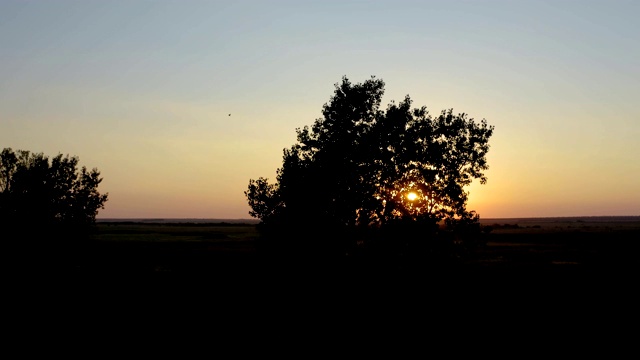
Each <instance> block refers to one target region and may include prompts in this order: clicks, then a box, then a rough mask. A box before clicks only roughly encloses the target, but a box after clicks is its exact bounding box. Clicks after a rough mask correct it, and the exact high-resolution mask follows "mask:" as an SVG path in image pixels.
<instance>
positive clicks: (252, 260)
mask: <svg viewBox="0 0 640 360" xmlns="http://www.w3.org/2000/svg"><path fill="white" fill-rule="evenodd" d="M481 223H482V225H483V226H484V227H485V228H487V230H489V229H490V231H487V234H486V237H485V240H486V242H485V244H484V245H483V246H481V247H480V248H479V249H478V251H477V252H476V253H474V254H473V255H472V256H469V257H468V258H467V259H465V260H464V261H463V262H461V263H460V264H459V268H461V269H462V268H463V269H465V270H464V271H469V272H477V271H487V270H489V271H493V272H494V273H496V272H503V273H507V272H512V271H529V272H537V273H540V272H550V271H552V272H556V273H560V272H567V271H573V272H577V271H581V272H586V271H590V272H591V271H600V272H603V271H607V270H611V269H616V271H618V270H619V271H627V270H630V269H635V267H637V266H636V265H637V263H638V262H637V261H636V257H637V254H638V250H639V249H640V236H639V235H640V217H591V218H590V217H581V218H539V219H536V218H525V219H482V220H481ZM97 230H98V231H97V233H96V234H95V236H94V238H93V244H94V245H95V246H94V247H92V250H91V251H92V252H91V253H90V254H89V255H88V256H87V257H86V259H83V262H82V263H81V264H79V265H78V266H77V269H78V271H86V272H89V273H95V274H102V275H106V274H121V275H125V274H131V275H133V276H138V275H145V276H154V277H162V276H164V277H171V276H178V277H179V276H194V275H195V276H202V275H206V276H211V277H213V278H223V277H224V276H227V277H233V276H240V275H243V276H252V274H259V273H263V272H265V271H267V270H269V269H271V268H274V267H277V266H278V264H277V263H275V260H273V259H264V258H261V256H260V254H259V252H258V251H257V246H256V240H257V239H258V232H257V230H256V226H255V223H243V222H234V223H231V222H206V221H198V222H188V221H187V222H177V221H175V220H166V221H160V220H159V221H134V220H132V221H106V222H98V229H97ZM290 260H292V262H297V263H296V264H297V265H309V264H308V263H307V262H306V259H290ZM277 261H279V262H282V259H278V260H277ZM399 261H401V260H399ZM290 265H291V264H287V266H286V267H287V271H290V272H295V271H296V270H295V268H293V267H291V266H290ZM333 265H335V264H333ZM333 265H332V266H333ZM398 265H400V266H401V264H399V263H395V264H393V266H395V267H397V266H398ZM340 266H341V271H342V270H344V269H345V266H347V268H348V269H350V271H356V272H357V271H358V270H354V269H356V268H358V267H362V264H361V263H357V264H346V265H345V264H344V263H341V264H340ZM389 266H391V265H389ZM389 269H390V267H386V268H381V267H379V266H378V267H377V270H378V271H387V270H389ZM470 269H472V270H470Z"/></svg>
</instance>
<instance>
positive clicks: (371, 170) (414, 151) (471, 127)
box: [245, 76, 494, 229]
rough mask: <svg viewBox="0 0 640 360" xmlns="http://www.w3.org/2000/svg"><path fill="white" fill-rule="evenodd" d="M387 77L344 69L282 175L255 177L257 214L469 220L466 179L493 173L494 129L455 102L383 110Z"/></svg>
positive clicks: (376, 220) (371, 222)
mask: <svg viewBox="0 0 640 360" xmlns="http://www.w3.org/2000/svg"><path fill="white" fill-rule="evenodd" d="M384 86H385V83H384V82H383V81H382V80H381V79H377V78H375V77H374V76H372V77H371V78H370V79H368V80H366V81H364V82H363V83H355V84H354V83H352V82H350V81H349V79H348V78H347V77H346V76H345V77H343V78H342V81H341V82H340V83H337V84H335V92H334V94H333V96H332V97H331V98H330V100H329V102H328V103H326V104H324V106H323V108H322V115H323V116H322V117H321V118H318V119H316V120H315V122H314V123H313V125H311V126H304V127H303V128H298V129H296V133H297V142H296V143H295V144H294V145H292V146H291V147H290V148H286V149H284V151H283V152H284V154H283V163H282V167H280V168H279V169H278V170H277V176H276V181H275V182H274V183H270V182H269V180H268V179H267V178H264V177H260V178H258V179H256V180H254V179H250V180H249V186H248V189H247V191H245V196H246V197H247V200H248V203H249V206H250V207H251V211H250V215H251V216H253V217H256V218H259V219H260V220H261V223H262V224H263V225H265V226H271V227H274V226H281V227H282V226H293V225H295V224H315V225H317V227H321V228H324V229H336V228H341V229H353V228H377V229H380V228H384V227H387V226H391V225H393V224H397V223H399V222H402V223H423V224H424V223H426V224H431V225H434V224H437V223H439V222H441V221H443V220H444V221H447V222H449V223H454V222H455V221H463V222H468V221H469V220H470V219H471V220H473V219H476V220H477V218H478V215H477V214H475V212H474V211H468V210H467V208H466V204H467V199H468V192H467V191H465V187H466V186H468V185H469V184H471V182H472V181H473V180H474V179H478V180H479V181H480V182H481V183H485V182H486V181H487V178H486V176H485V175H484V171H485V170H487V169H488V164H487V159H486V155H487V152H488V151H489V143H488V142H489V138H490V137H491V135H492V133H493V130H494V127H493V126H490V125H488V124H487V121H486V120H485V119H482V120H481V121H475V120H474V119H473V118H469V117H468V116H467V114H465V113H457V114H456V113H454V112H453V109H448V110H443V111H441V112H440V114H438V115H436V116H433V115H431V114H430V113H429V112H428V111H427V108H426V107H425V106H422V107H419V108H414V107H412V105H413V104H412V100H411V98H410V97H409V95H407V96H406V97H405V98H404V99H403V100H402V101H400V102H399V103H396V102H395V101H391V102H390V103H389V104H388V105H387V107H386V109H384V110H382V109H381V101H382V97H383V95H384Z"/></svg>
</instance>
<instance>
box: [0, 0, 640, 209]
mask: <svg viewBox="0 0 640 360" xmlns="http://www.w3.org/2000/svg"><path fill="white" fill-rule="evenodd" d="M586 2H587V4H584V5H583V3H582V2H574V1H539V0H535V1H534V0H522V1H488V2H479V1H478V2H475V1H405V0H397V1H374V2H362V1H351V0H346V1H344V0H341V1H334V0H327V1H322V2H320V1H317V2H279V1H276V2H270V1H249V0H241V1H237V2H236V1H232V2H230V1H227V2H222V1H211V2H204V1H190V0H185V1H158V2H147V1H118V2H95V1H70V0H59V1H2V2H0V49H2V50H1V51H0V64H2V66H0V79H1V81H0V149H2V148H5V147H10V148H12V149H14V150H28V151H31V152H35V153H40V152H42V153H45V154H47V155H50V156H55V155H56V154H58V153H62V154H69V155H72V156H77V157H78V158H79V163H80V165H81V166H87V167H88V168H93V167H95V168H97V169H98V170H99V171H100V173H101V176H102V177H103V178H104V180H103V182H102V183H101V184H100V191H101V192H103V193H108V194H109V200H108V201H107V202H106V204H105V208H104V209H101V210H100V211H99V213H98V216H97V217H98V218H187V217H188V218H222V219H244V218H249V217H250V216H249V210H250V208H249V206H248V204H247V199H246V197H245V195H244V191H245V190H246V189H247V184H248V181H249V179H255V178H257V177H259V176H265V177H267V178H269V179H271V180H273V179H275V178H276V177H277V175H278V174H277V171H276V169H278V168H279V167H280V166H281V165H282V159H283V149H285V148H289V147H290V146H291V145H292V144H294V143H295V141H296V132H295V129H297V128H302V127H304V126H307V125H312V124H313V122H314V120H316V119H318V118H322V117H323V116H324V115H323V113H322V111H323V105H324V104H326V103H327V102H328V101H329V99H330V97H331V95H332V94H333V91H334V84H335V83H337V82H338V81H339V80H340V79H341V77H342V76H345V75H346V76H348V77H349V79H350V80H352V81H353V82H362V81H364V80H366V79H368V78H369V77H370V76H372V75H374V76H376V77H377V78H380V79H383V80H384V82H385V93H384V97H383V98H382V99H380V104H381V105H380V109H381V110H382V109H385V108H386V107H387V105H388V104H389V103H390V102H391V101H395V102H399V101H402V100H403V99H404V97H405V96H406V95H407V94H409V95H410V97H411V100H412V101H413V105H414V106H415V107H421V106H426V107H427V108H428V110H429V113H430V114H432V115H437V114H438V113H440V111H441V110H445V109H451V108H452V109H453V112H454V113H462V112H463V113H466V114H468V116H469V118H473V119H475V120H478V121H479V120H481V119H486V120H487V121H488V123H489V124H491V125H493V126H495V131H494V134H493V135H492V137H491V139H490V141H489V145H490V150H489V152H488V153H487V157H486V159H487V164H488V166H489V169H488V170H487V171H486V172H485V175H486V177H487V183H486V184H480V183H479V182H478V181H477V180H474V181H473V182H472V183H471V184H470V185H469V186H467V187H465V188H464V191H468V193H469V195H468V202H467V205H468V206H467V208H468V210H475V211H477V213H478V214H480V215H481V217H483V218H499V217H500V218H510V217H554V216H602V215H615V216H622V215H640V187H638V179H640V161H639V160H638V154H640V141H638V139H640V121H639V120H638V119H640V106H638V99H637V98H638V94H640V66H638V59H640V21H637V19H636V18H637V15H638V14H640V1H619V2H611V1H608V0H587V1H586ZM413 145H414V144H413V143H412V144H406V146H408V147H410V146H413ZM403 146H405V145H403ZM470 146H472V145H470ZM396 170H397V171H398V172H399V173H402V171H404V169H396ZM396 170H394V171H396ZM347 175H348V174H335V181H340V177H341V176H347ZM331 179H333V177H332V178H331ZM443 181H444V180H443ZM394 186H395V187H394V189H395V190H397V191H396V192H395V193H393V194H392V196H391V195H388V194H386V195H385V197H383V198H386V199H389V201H391V199H393V201H396V202H399V203H403V205H404V206H405V207H407V208H412V209H413V208H420V209H421V211H423V212H428V211H429V209H430V208H429V206H430V205H429V201H430V200H431V201H434V202H435V201H436V200H437V199H431V198H432V195H431V193H429V192H428V190H426V189H425V188H423V187H419V186H413V185H411V184H410V183H409V182H408V181H405V179H403V180H402V181H400V182H399V183H398V184H395V185H394ZM318 190H319V189H313V190H310V191H318ZM409 190H415V191H416V192H417V193H416V192H409ZM457 195H459V194H456V196H457Z"/></svg>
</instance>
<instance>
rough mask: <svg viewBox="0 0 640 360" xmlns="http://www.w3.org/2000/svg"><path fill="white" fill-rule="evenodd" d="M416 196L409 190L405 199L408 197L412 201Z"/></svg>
mask: <svg viewBox="0 0 640 360" xmlns="http://www.w3.org/2000/svg"><path fill="white" fill-rule="evenodd" d="M417 198H418V194H416V193H414V192H410V193H408V194H407V199H409V201H413V200H415V199H417Z"/></svg>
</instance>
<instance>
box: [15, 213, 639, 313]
mask: <svg viewBox="0 0 640 360" xmlns="http://www.w3.org/2000/svg"><path fill="white" fill-rule="evenodd" d="M483 224H484V225H487V226H489V225H491V226H493V230H492V231H491V232H490V233H489V234H488V237H487V242H486V244H485V246H483V247H480V248H479V249H478V251H477V252H476V253H474V254H473V256H470V257H468V258H465V259H464V260H463V261H458V262H455V263H448V264H438V265H432V264H425V263H421V262H416V261H406V258H400V257H396V258H375V259H373V258H366V257H345V258H341V259H334V260H332V261H327V260H318V259H314V258H311V257H290V256H282V257H280V256H265V255H263V254H262V253H261V252H259V251H257V250H256V247H255V242H254V241H255V235H256V233H255V228H254V227H253V225H233V226H230V225H225V226H224V227H220V226H219V224H208V225H207V224H205V225H200V226H199V227H195V226H191V227H185V226H184V225H171V226H167V225H165V227H163V228H159V227H155V228H154V227H150V226H149V225H148V224H147V225H144V226H141V225H140V224H121V225H113V224H112V225H110V227H109V228H107V227H105V225H104V224H102V225H100V226H101V227H100V231H101V232H100V234H101V235H100V236H99V237H98V238H96V241H95V242H94V243H93V245H92V246H88V247H87V248H86V249H85V250H84V252H83V253H82V256H76V255H74V254H70V253H68V254H62V255H61V254H59V253H58V254H56V255H55V256H46V254H40V255H42V256H44V258H45V259H47V260H46V261H44V262H43V261H42V258H41V259H40V260H37V259H36V258H34V259H32V260H30V261H26V262H24V261H21V264H20V265H19V266H15V267H14V268H13V269H12V271H11V272H10V273H9V277H10V278H11V279H12V280H13V281H14V282H17V284H18V285H19V290H17V291H16V292H10V293H11V294H18V295H19V294H23V295H24V294H28V296H27V298H28V299H29V301H33V302H35V303H41V302H42V301H44V302H49V301H50V302H52V303H55V302H56V301H58V300H59V301H60V302H62V303H63V304H65V305H64V307H66V308H67V309H69V306H71V308H72V309H76V307H75V306H76V305H77V306H78V308H85V307H86V306H87V305H91V306H92V307H95V308H94V310H95V309H102V310H108V309H111V308H122V307H124V308H125V311H130V310H131V306H134V305H133V304H135V306H134V308H136V309H139V310H140V311H144V312H147V313H148V311H149V309H150V308H151V307H153V308H154V309H157V307H158V306H160V307H162V308H163V309H164V310H159V311H160V312H162V311H167V310H168V309H170V310H169V311H171V312H175V311H176V309H179V310H180V311H186V312H190V311H192V310H193V309H200V310H199V311H203V310H202V309H204V308H208V309H212V308H214V309H219V310H220V309H226V310H221V311H222V312H221V313H217V312H216V314H218V315H220V316H223V315H225V314H226V316H228V315H229V314H231V313H233V314H235V313H237V312H238V311H242V312H243V313H244V312H247V313H250V314H254V315H255V314H258V313H259V314H265V313H267V314H271V316H276V314H277V313H278V311H280V312H283V311H284V312H288V313H290V311H292V310H291V309H298V310H296V311H303V312H305V313H307V312H309V311H312V312H317V311H319V312H322V311H324V310H323V309H327V308H331V309H333V310H335V311H347V312H352V311H356V312H359V311H361V310H362V311H364V310H363V309H365V308H366V309H368V310H367V311H374V312H375V311H383V312H385V313H387V314H389V312H390V311H391V313H394V314H395V313H396V312H398V313H403V312H405V311H408V310H409V309H411V312H413V313H415V312H416V311H417V312H424V314H431V313H433V312H436V313H439V314H440V315H446V314H449V313H448V312H451V311H453V312H454V313H455V312H457V313H460V312H462V313H467V314H470V313H478V312H480V313H483V314H485V315H489V314H491V313H494V312H499V313H502V315H503V316H504V314H505V311H506V310H507V309H509V310H508V311H515V312H514V313H513V315H514V316H516V317H518V316H520V317H522V316H527V317H530V316H533V315H532V314H537V313H539V312H541V311H543V310H542V309H546V310H545V311H559V312H561V313H565V314H567V315H571V316H572V317H580V318H582V317H583V316H588V317H592V316H593V314H594V313H598V314H599V315H598V317H599V318H600V319H601V320H602V317H605V318H607V319H608V318H610V317H611V316H614V315H615V316H620V314H619V311H621V309H624V312H625V315H624V316H627V317H628V316H630V315H633V314H637V310H635V308H636V305H635V304H636V301H637V299H638V296H637V295H636V292H637V284H638V280H637V279H638V275H637V274H638V273H640V271H638V270H640V266H639V261H638V254H639V252H638V251H639V250H640V236H639V235H640V218H629V219H626V218H625V219H619V218H617V219H612V218H607V219H604V220H602V219H600V220H598V219H578V218H577V219H555V220H554V219H537V220H534V219H507V220H504V219H503V220H500V221H497V220H491V219H488V220H484V222H483ZM243 226H244V227H243ZM132 234H133V235H132ZM172 236H173V238H172ZM150 239H152V240H150ZM171 239H173V240H171ZM176 239H177V240H176ZM5 256H7V255H6V254H5ZM192 306H193V308H192ZM376 309H377V310H376ZM525 309H526V314H525V313H522V312H521V311H523V310H525ZM445 310H446V311H448V312H445V313H442V311H445ZM632 311H633V313H631V312H632ZM451 314H453V313H451ZM527 314H528V315H527ZM589 314H590V315H589ZM414 315H415V314H414ZM154 316H155V315H154ZM209 316H211V314H209ZM216 316H217V315H216ZM234 316H235V315H234ZM447 316H448V315H447ZM529 320H534V319H531V318H529Z"/></svg>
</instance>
